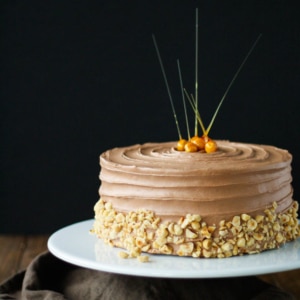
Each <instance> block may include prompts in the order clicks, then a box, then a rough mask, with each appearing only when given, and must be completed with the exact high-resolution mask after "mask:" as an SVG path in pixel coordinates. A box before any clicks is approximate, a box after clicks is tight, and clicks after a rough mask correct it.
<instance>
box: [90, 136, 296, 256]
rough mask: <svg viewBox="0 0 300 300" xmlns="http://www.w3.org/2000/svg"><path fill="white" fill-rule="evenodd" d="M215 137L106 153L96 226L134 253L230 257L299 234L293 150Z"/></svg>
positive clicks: (95, 229) (110, 240)
mask: <svg viewBox="0 0 300 300" xmlns="http://www.w3.org/2000/svg"><path fill="white" fill-rule="evenodd" d="M216 144H217V145H218V147H217V149H216V151H215V152H213V153H209V154H208V153H205V152H204V151H198V152H191V153H190V152H185V151H178V149H177V142H164V143H146V144H143V145H139V144H137V145H133V146H128V147H121V148H114V149H111V150H108V151H106V152H104V153H102V154H101V156H100V165H101V172H100V180H101V185H100V189H99V194H100V200H99V201H98V202H97V203H96V204H95V207H94V210H95V221H94V225H93V229H92V231H93V232H94V233H95V234H96V235H97V236H98V237H99V238H101V239H103V240H104V241H105V242H106V243H108V244H110V245H111V246H115V247H119V248H123V249H126V250H128V253H129V256H139V255H140V254H141V253H142V252H145V253H152V254H169V255H178V256H192V257H205V258H215V257H218V258H223V257H230V256H235V255H243V254H252V253H259V252H262V251H264V250H269V249H274V248H278V247H280V246H281V245H283V244H285V243H286V242H289V241H292V240H295V239H296V238H297V237H299V225H298V220H297V211H298V203H297V202H296V201H294V200H293V189H292V185H291V182H292V176H291V160H292V155H291V154H290V153H289V152H288V151H287V150H283V149H279V148H276V147H274V146H269V145H256V144H247V143H238V142H230V141H221V140H220V141H216Z"/></svg>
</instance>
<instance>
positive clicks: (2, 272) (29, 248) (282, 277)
mask: <svg viewBox="0 0 300 300" xmlns="http://www.w3.org/2000/svg"><path fill="white" fill-rule="evenodd" d="M48 237H49V236H48V235H32V236H31V235H29V236H28V235H26V236H24V235H0V282H2V281H4V280H5V279H7V278H9V277H11V276H13V275H14V274H16V273H17V272H19V271H21V270H24V269H25V268H26V267H27V266H28V265H29V263H30V262H31V261H32V259H33V258H34V257H36V256H37V255H38V254H40V253H42V252H44V251H46V250H47V240H48ZM259 278H261V279H262V280H264V281H266V282H269V283H272V284H273V285H276V286H278V287H280V288H281V289H283V290H285V291H287V292H290V293H291V294H293V295H294V296H295V298H296V299H300V269H298V270H293V271H288V272H280V273H273V274H268V275H263V276H259Z"/></svg>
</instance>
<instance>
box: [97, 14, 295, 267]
mask: <svg viewBox="0 0 300 300" xmlns="http://www.w3.org/2000/svg"><path fill="white" fill-rule="evenodd" d="M197 36H198V10H197V9H196V47H195V48H196V53H195V54H196V55H195V57H196V59H195V94H194V95H193V94H190V93H188V92H187V91H186V90H185V88H184V87H183V81H182V75H181V71H180V63H179V60H177V66H178V75H179V80H180V88H181V94H182V98H183V99H182V100H183V106H184V113H185V119H186V125H187V126H186V127H187V135H188V140H185V139H183V138H182V135H181V130H180V127H179V124H178V120H177V116H176V111H175V105H174V103H173V97H172V95H171V92H170V87H169V84H168V80H167V76H166V72H165V69H164V66H163V62H162V59H161V55H160V52H159V49H158V45H157V42H156V39H155V36H154V35H153V36H152V37H153V42H154V46H155V49H156V53H157V56H158V61H159V63H160V67H161V71H162V74H163V79H164V81H165V84H166V88H167V91H168V95H169V99H170V103H171V109H172V112H173V116H174V119H175V124H176V126H177V131H178V137H179V141H178V142H164V143H146V144H143V145H139V144H137V145H133V146H128V147H122V148H114V149H111V150H108V151H106V152H104V153H103V154H101V156H100V165H101V172H100V180H101V186H100V189H99V194H100V200H99V201H98V202H97V203H96V205H95V207H94V210H95V222H94V226H93V229H92V232H94V233H95V234H96V235H97V236H98V237H99V238H101V239H103V240H104V241H105V242H106V243H108V244H110V245H111V246H115V247H119V248H124V249H127V250H128V252H120V253H122V255H121V257H124V258H125V257H128V256H130V257H138V258H140V260H141V261H146V260H147V259H146V258H141V257H145V256H141V255H140V254H141V253H142V252H146V253H153V254H168V255H178V256H192V257H205V258H215V257H218V258H223V257H230V256H235V255H243V254H252V253H259V252H262V251H264V250H268V249H274V248H278V247H280V246H281V245H283V244H284V243H286V242H289V241H292V240H295V239H296V238H297V237H299V231H300V230H299V225H298V219H297V212H298V202H296V201H294V200H293V189H292V186H291V182H292V176H291V161H292V156H291V154H290V153H289V152H288V151H287V150H283V149H279V148H276V147H274V146H268V145H255V144H246V143H235V142H229V141H214V140H212V139H211V138H210V137H209V132H210V130H211V127H212V125H213V123H214V120H215V118H216V115H217V113H218V112H219V109H220V107H221V105H222V103H223V101H224V99H225V97H226V95H227V93H228V91H229V89H230V88H231V86H232V84H233V83H234V81H235V79H236V78H237V76H238V74H239V72H240V71H241V69H242V67H243V66H244V64H245V62H246V61H247V59H248V57H249V55H250V54H251V52H252V51H253V49H254V47H255V46H256V44H257V42H258V40H259V39H260V37H261V35H259V37H258V38H257V39H256V41H255V42H254V44H253V45H252V47H251V48H250V50H249V52H248V54H247V55H246V57H245V59H244V60H243V62H242V64H241V65H240V67H239V68H238V70H237V72H236V73H235V75H234V77H233V79H232V81H231V82H230V84H229V86H228V88H227V89H226V91H225V93H224V95H223V97H222V98H221V100H220V102H219V105H218V106H217V109H216V111H215V113H214V115H213V117H212V119H211V121H210V123H209V125H208V126H207V127H205V126H204V124H203V121H202V119H201V117H200V113H199V110H198V37H197ZM187 100H188V102H189V103H190V105H191V108H192V109H193V111H194V117H195V118H194V119H195V128H194V136H193V137H191V135H190V132H189V124H188V117H187V111H186V105H185V103H186V101H187ZM198 126H200V127H201V129H202V136H199V134H198Z"/></svg>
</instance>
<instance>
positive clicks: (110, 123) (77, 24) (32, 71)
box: [0, 0, 300, 233]
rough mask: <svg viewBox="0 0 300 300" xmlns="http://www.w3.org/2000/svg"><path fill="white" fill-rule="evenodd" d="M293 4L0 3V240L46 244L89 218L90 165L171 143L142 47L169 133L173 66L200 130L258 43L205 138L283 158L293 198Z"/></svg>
mask: <svg viewBox="0 0 300 300" xmlns="http://www.w3.org/2000/svg"><path fill="white" fill-rule="evenodd" d="M296 3H297V1H294V2H293V1H286V0H282V1H276V0H274V1H191V0H186V1H176V0H175V1H174V0H173V1H153V0H149V1H101V0H97V1H96V0H95V1H48V0H45V1H40V0H31V1H13V0H10V1H6V0H2V1H1V4H0V5H1V48H0V56H1V78H0V90H1V95H0V96H1V97H0V101H1V110H0V114H1V150H0V151H1V195H0V196H1V198H0V201H1V207H0V232H1V233H23V232H25V233H50V232H53V231H55V230H57V229H59V228H60V227H62V226H65V225H68V224H70V223H73V222H77V221H81V220H85V219H88V218H92V217H93V205H94V203H95V202H96V201H97V200H98V187H99V180H98V173H99V166H98V156H99V154H100V153H101V152H103V151H104V150H106V149H108V148H111V147H114V146H125V145H130V144H134V143H141V142H146V141H153V142H154V141H167V140H175V139H177V131H176V127H175V123H174V120H173V116H172V112H171V108H170V104H169V99H168V95H167V91H166V88H165V85H164V81H163V78H162V75H161V70H160V68H159V64H158V60H157V56H156V53H155V50H154V46H153V42H152V37H151V35H152V33H154V34H155V36H156V39H157V41H158V44H159V47H160V51H161V55H162V57H163V60H164V64H165V67H166V71H167V74H168V77H169V82H170V86H171V90H172V93H173V97H174V101H175V102H176V104H175V105H176V107H177V110H178V115H179V116H178V117H179V119H180V123H181V124H182V125H183V118H182V117H183V114H182V108H181V107H180V106H179V104H178V103H180V104H181V98H180V92H179V82H178V79H177V78H178V76H177V67H176V59H177V58H179V59H180V62H181V68H182V74H183V79H184V83H185V86H186V87H187V89H188V90H189V91H191V92H192V91H193V88H194V36H195V31H194V28H195V21H194V20H195V8H196V7H198V8H199V99H200V103H201V114H202V116H203V118H204V121H205V122H206V123H207V122H208V121H209V119H210V118H211V116H212V114H213V112H214V110H215V108H216V106H217V104H218V102H219V100H220V98H221V97H222V95H223V93H224V91H225V89H226V88H227V85H228V84H229V82H230V80H231V79H232V77H233V75H234V73H235V71H236V70H237V68H238V66H239V65H240V63H241V62H242V60H243V58H244V57H245V55H246V53H247V51H248V50H249V48H250V46H251V45H252V43H253V42H254V40H255V39H256V37H257V36H258V35H259V34H260V33H262V34H263V36H262V38H261V40H260V42H259V44H258V45H257V47H256V48H255V50H254V52H253V53H252V55H251V57H250V58H249V60H248V61H247V64H246V65H245V67H244V69H243V70H242V72H241V74H240V76H239V77H238V79H237V80H236V82H235V84H234V86H233V87H232V89H231V91H230V93H229V94H228V96H227V98H226V100H225V102H224V104H223V106H222V108H221V111H220V113H219V115H218V117H217V120H216V122H215V124H214V126H213V129H212V131H211V137H213V138H215V139H218V138H221V139H229V140H234V141H243V142H253V143H266V144H273V145H276V146H279V147H283V148H287V149H289V150H290V152H291V153H292V154H293V156H294V160H293V176H294V181H293V185H294V188H295V198H296V199H297V198H299V196H300V187H299V183H300V143H299V141H298V132H299V129H300V123H299V114H298V113H299V108H298V106H299V104H298V103H299V86H298V84H299V52H300V47H299V22H298V15H297V12H298V7H297V6H296Z"/></svg>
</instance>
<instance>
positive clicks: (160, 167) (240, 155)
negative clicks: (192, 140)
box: [100, 140, 292, 175]
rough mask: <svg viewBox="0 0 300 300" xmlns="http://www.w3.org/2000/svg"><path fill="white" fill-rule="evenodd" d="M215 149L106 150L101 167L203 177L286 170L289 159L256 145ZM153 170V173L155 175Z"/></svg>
mask: <svg viewBox="0 0 300 300" xmlns="http://www.w3.org/2000/svg"><path fill="white" fill-rule="evenodd" d="M217 144H218V149H217V150H216V151H215V152H214V153H211V154H210V155H207V154H206V153H203V152H194V153H186V152H181V151H178V150H177V149H176V142H165V143H146V144H143V145H139V144H137V145H132V146H128V147H120V148H114V149H111V150H108V151H106V152H104V153H102V154H101V156H100V162H101V165H102V166H105V167H106V168H108V169H110V168H112V169H115V168H116V169H120V170H122V171H125V170H127V171H128V172H130V173H131V172H133V173H134V172H135V171H136V172H139V169H141V168H142V169H146V168H148V169H149V171H150V170H151V172H156V171H157V172H161V173H165V172H166V173H169V172H172V173H178V175H180V174H183V173H185V172H189V173H191V172H194V171H195V172H201V174H203V175H205V174H207V173H208V172H209V173H211V174H221V173H222V174H223V173H228V172H235V171H237V170H239V171H241V170H245V172H248V171H250V170H251V172H253V170H255V169H257V170H258V171H261V170H266V171H267V170H268V169H274V168H278V169H280V168H282V167H286V166H287V165H289V164H290V163H291V160H292V155H291V154H290V153H289V152H288V151H287V150H284V149H280V148H276V147H274V146H269V145H256V144H246V143H235V142H229V141H221V140H218V141H217ZM155 170H156V171H155Z"/></svg>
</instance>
